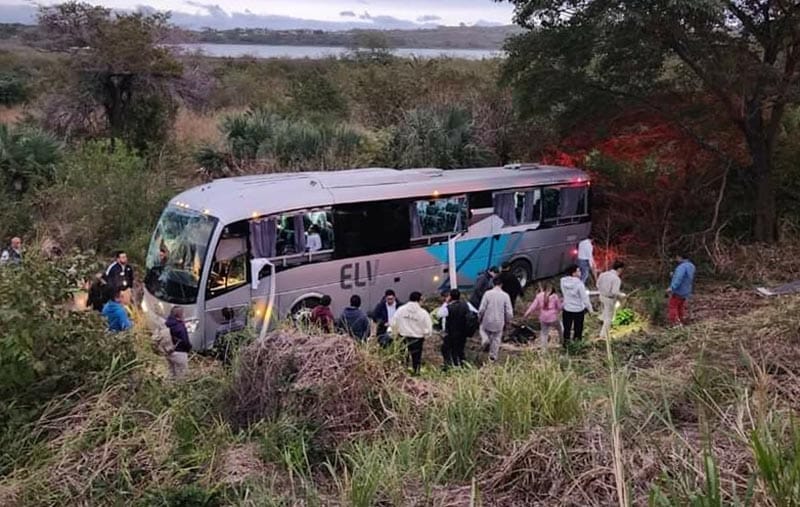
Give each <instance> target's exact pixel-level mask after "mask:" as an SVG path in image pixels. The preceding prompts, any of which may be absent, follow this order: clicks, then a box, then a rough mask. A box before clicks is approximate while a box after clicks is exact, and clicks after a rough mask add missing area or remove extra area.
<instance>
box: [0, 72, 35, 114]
mask: <svg viewBox="0 0 800 507" xmlns="http://www.w3.org/2000/svg"><path fill="white" fill-rule="evenodd" d="M26 100H28V88H27V86H26V83H25V81H24V80H23V79H22V77H20V76H19V75H18V74H12V73H8V72H3V73H0V105H3V106H13V105H16V104H21V103H23V102H25V101H26Z"/></svg>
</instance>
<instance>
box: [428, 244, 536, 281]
mask: <svg viewBox="0 0 800 507" xmlns="http://www.w3.org/2000/svg"><path fill="white" fill-rule="evenodd" d="M509 239H510V238H509V236H508V235H506V234H503V235H500V236H499V237H497V239H494V238H493V237H490V238H486V237H484V238H478V239H467V240H463V241H459V242H457V243H456V262H457V268H456V271H457V273H458V275H459V276H465V277H468V278H470V279H471V282H470V285H471V284H472V283H474V281H475V279H477V278H478V275H479V274H480V273H481V272H483V271H485V270H486V269H487V267H488V266H490V265H492V264H499V262H493V261H494V260H495V259H494V257H498V260H500V259H502V258H503V257H506V256H507V255H508V254H507V253H506V246H507V245H508V242H509ZM519 240H521V235H520V237H519V238H517V241H516V242H515V244H517V245H518V244H519ZM495 243H497V248H495ZM426 250H427V252H428V253H429V254H430V255H432V256H433V257H434V258H435V259H436V260H438V261H439V262H441V263H442V264H448V263H449V262H450V258H449V253H448V245H447V244H446V243H445V244H441V245H433V246H429V247H428V248H427V249H426ZM461 252H465V255H462V254H461ZM459 285H467V284H459ZM449 286H450V277H447V279H446V280H444V281H443V283H442V285H441V287H440V288H439V290H444V289H446V288H448V287H449Z"/></svg>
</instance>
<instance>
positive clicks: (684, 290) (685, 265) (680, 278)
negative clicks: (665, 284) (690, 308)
mask: <svg viewBox="0 0 800 507" xmlns="http://www.w3.org/2000/svg"><path fill="white" fill-rule="evenodd" d="M675 260H676V261H677V263H678V265H677V267H676V268H675V271H673V273H672V281H671V282H670V284H669V288H668V289H667V294H668V295H669V303H668V305H667V315H668V318H669V322H670V324H672V325H673V326H681V325H683V324H685V323H686V300H687V299H689V298H690V297H691V295H692V291H693V290H694V275H695V272H696V268H695V266H694V264H692V261H690V260H689V258H688V257H687V256H686V255H683V254H679V255H677V256H676V257H675Z"/></svg>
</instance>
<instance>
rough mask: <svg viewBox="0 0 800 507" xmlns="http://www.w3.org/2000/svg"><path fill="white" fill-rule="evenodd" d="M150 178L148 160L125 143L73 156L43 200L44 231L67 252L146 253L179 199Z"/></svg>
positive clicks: (93, 146)
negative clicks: (167, 208) (168, 207)
mask: <svg viewBox="0 0 800 507" xmlns="http://www.w3.org/2000/svg"><path fill="white" fill-rule="evenodd" d="M156 177H157V175H156V173H154V172H149V171H148V168H147V163H146V161H145V159H143V158H142V157H140V156H139V155H137V154H136V153H135V152H134V151H132V150H130V149H129V148H127V147H126V146H125V145H123V144H121V143H116V145H113V146H112V144H111V143H110V142H108V141H96V142H90V143H87V144H85V145H84V146H83V147H81V148H80V149H79V150H78V151H77V152H76V153H74V154H72V155H71V156H70V157H69V158H68V159H67V160H66V163H65V164H64V166H63V167H62V169H61V170H60V171H59V173H58V177H57V178H56V183H55V184H54V185H53V186H52V187H50V188H47V189H45V190H43V191H42V192H41V193H40V195H38V196H37V204H38V207H39V209H40V213H41V215H42V219H43V220H42V222H43V227H45V228H46V230H47V232H48V233H49V234H50V235H51V236H53V237H56V238H57V239H58V240H59V241H60V243H61V244H62V246H65V247H71V246H77V247H80V248H84V249H86V248H91V249H95V250H97V251H101V252H108V251H111V250H114V249H117V248H123V249H126V250H129V251H130V252H131V255H132V257H133V259H134V260H137V261H138V260H141V257H138V254H140V253H142V254H143V252H144V251H145V249H146V246H147V242H148V241H149V237H150V234H151V232H152V227H153V225H154V223H155V221H156V219H157V218H158V215H159V213H160V212H161V210H162V209H163V207H164V205H165V204H166V202H167V201H168V199H169V198H170V197H171V196H172V194H173V193H174V189H173V188H172V186H171V183H169V182H168V181H159V180H158V179H156Z"/></svg>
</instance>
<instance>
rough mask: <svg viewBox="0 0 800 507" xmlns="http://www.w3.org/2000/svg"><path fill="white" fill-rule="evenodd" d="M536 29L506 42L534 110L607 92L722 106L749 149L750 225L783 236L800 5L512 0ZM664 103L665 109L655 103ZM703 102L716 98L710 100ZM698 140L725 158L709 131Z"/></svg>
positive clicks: (589, 101)
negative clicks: (777, 162) (779, 178)
mask: <svg viewBox="0 0 800 507" xmlns="http://www.w3.org/2000/svg"><path fill="white" fill-rule="evenodd" d="M511 2H512V3H513V4H514V5H515V6H516V12H515V21H516V23H517V24H519V25H520V26H522V27H523V28H526V29H527V30H528V31H527V32H526V33H525V34H523V35H520V36H517V37H515V38H514V39H512V40H511V41H510V42H509V43H508V47H507V48H508V50H509V53H510V55H509V61H508V63H507V67H506V76H507V77H508V78H509V79H510V80H511V81H512V82H513V83H514V85H515V89H516V91H517V99H518V101H519V102H520V104H521V105H522V107H523V111H524V112H526V113H528V114H535V113H542V112H546V113H548V114H552V115H553V116H554V117H559V118H562V119H563V118H565V117H570V116H571V115H574V114H575V113H576V112H578V111H587V110H592V107H596V106H597V105H598V104H603V103H605V104H608V100H605V101H602V100H598V99H601V98H602V99H608V98H613V99H614V100H625V101H636V102H638V103H639V104H640V105H641V104H649V105H650V106H653V108H654V109H656V110H659V112H661V113H662V114H664V116H665V117H666V118H669V119H672V120H675V121H678V122H680V123H681V125H683V126H684V127H686V128H688V129H691V128H692V124H691V122H687V121H685V120H686V119H687V118H688V116H684V117H682V118H678V117H676V115H675V111H676V108H674V107H670V106H667V107H663V104H665V103H669V102H668V101H667V102H665V101H664V100H663V99H664V97H671V99H670V100H672V103H673V104H675V103H677V104H681V103H683V104H686V103H689V104H691V105H692V106H703V107H704V109H705V110H706V112H707V113H708V112H710V113H711V114H714V113H715V112H716V113H720V112H721V113H722V115H721V116H722V117H723V118H726V119H727V125H729V126H730V128H732V129H735V130H737V131H738V132H739V133H740V134H741V136H742V138H743V139H744V144H745V146H746V149H747V153H748V155H749V159H750V161H749V164H748V166H747V167H746V168H744V172H745V173H746V174H747V175H748V176H749V177H750V178H751V180H752V183H753V185H754V187H755V194H756V195H755V199H754V206H755V209H754V210H753V214H754V215H755V221H754V227H753V232H754V236H755V238H756V239H757V240H760V241H767V242H772V241H775V240H776V239H777V235H778V227H777V224H778V216H777V209H776V189H775V181H774V180H775V178H774V175H773V156H774V153H775V141H776V139H777V137H778V134H779V132H778V130H779V126H780V124H781V118H782V117H783V114H784V111H785V110H786V108H787V106H788V105H791V104H793V103H796V102H797V101H798V91H799V90H798V80H799V79H800V68H798V63H800V4H798V3H797V2H789V1H786V0H586V1H581V2H577V1H575V0H511ZM659 102H660V103H661V104H662V107H659V106H657V105H654V104H656V103H659ZM706 106H711V107H710V108H709V107H706ZM695 134H696V138H697V140H698V141H699V142H700V143H701V144H704V145H705V146H706V147H707V148H709V149H711V150H717V151H718V154H719V155H720V156H721V157H723V158H724V157H725V156H726V154H725V153H723V152H722V151H721V150H718V149H717V147H716V146H715V145H714V144H713V143H712V142H707V141H706V140H705V139H704V138H703V136H702V135H700V134H697V133H696V132H695Z"/></svg>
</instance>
